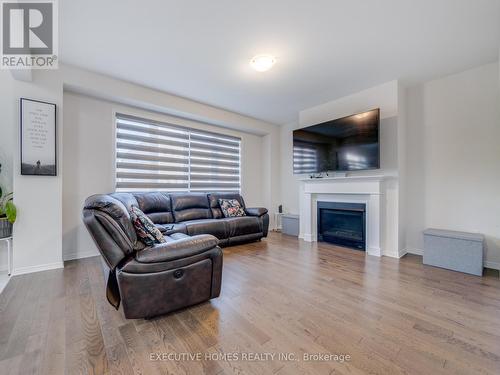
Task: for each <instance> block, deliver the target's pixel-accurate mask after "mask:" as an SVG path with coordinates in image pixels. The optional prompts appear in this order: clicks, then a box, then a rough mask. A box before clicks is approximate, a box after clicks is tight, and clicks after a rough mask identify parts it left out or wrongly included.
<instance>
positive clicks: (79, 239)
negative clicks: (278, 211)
mask: <svg viewBox="0 0 500 375" xmlns="http://www.w3.org/2000/svg"><path fill="white" fill-rule="evenodd" d="M116 112H120V113H125V114H131V115H135V116H140V117H144V118H149V119H153V120H158V121H168V122H170V123H176V124H178V125H183V126H189V127H194V128H199V129H200V128H201V129H204V130H209V131H215V132H217V131H219V132H220V131H221V128H219V127H216V126H213V125H208V124H202V123H199V122H193V121H190V120H186V119H181V118H178V117H173V116H168V115H165V114H159V113H155V112H150V111H144V110H140V109H137V108H133V107H130V106H124V105H121V104H117V103H113V102H109V101H105V100H102V99H97V98H91V97H88V96H85V95H81V94H77V93H71V92H67V91H66V92H64V124H65V132H64V145H65V148H64V156H63V158H64V161H65V163H64V166H65V168H64V173H63V176H64V180H63V256H64V259H75V258H81V257H85V256H91V255H96V254H97V249H96V248H95V246H94V244H93V243H92V240H91V238H90V236H89V234H88V232H87V230H86V228H85V227H84V225H83V223H82V220H81V212H82V206H83V202H84V200H85V198H87V197H88V196H90V195H92V194H97V193H106V192H112V191H114V176H113V173H114V128H115V123H114V114H115V113H116ZM223 132H224V134H228V135H233V136H237V137H241V140H242V143H241V152H242V154H241V156H242V161H241V168H242V169H241V181H242V194H243V196H244V198H245V201H246V203H247V204H248V205H249V206H265V205H266V204H270V200H269V198H270V197H269V192H268V191H266V189H268V188H269V187H268V186H266V184H267V183H268V181H270V179H269V178H267V175H264V174H263V173H262V171H263V166H264V165H266V164H267V163H264V161H265V160H267V158H264V157H263V151H262V149H263V148H264V149H267V147H266V145H265V144H264V142H263V141H264V139H263V137H262V136H258V135H254V134H248V133H244V132H241V131H235V130H228V129H224V130H223Z"/></svg>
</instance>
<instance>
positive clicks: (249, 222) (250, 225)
mask: <svg viewBox="0 0 500 375" xmlns="http://www.w3.org/2000/svg"><path fill="white" fill-rule="evenodd" d="M220 221H224V222H225V223H227V227H228V231H229V233H228V237H235V236H242V235H245V234H253V233H261V232H262V229H261V227H260V220H259V218H258V217H255V216H240V217H228V218H225V219H220Z"/></svg>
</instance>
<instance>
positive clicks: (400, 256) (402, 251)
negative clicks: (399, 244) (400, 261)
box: [398, 249, 408, 258]
mask: <svg viewBox="0 0 500 375" xmlns="http://www.w3.org/2000/svg"><path fill="white" fill-rule="evenodd" d="M406 254H408V250H407V249H399V250H398V258H402V257H404V256H405V255H406Z"/></svg>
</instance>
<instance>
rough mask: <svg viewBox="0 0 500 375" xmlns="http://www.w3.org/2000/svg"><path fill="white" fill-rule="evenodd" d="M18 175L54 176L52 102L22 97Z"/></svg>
mask: <svg viewBox="0 0 500 375" xmlns="http://www.w3.org/2000/svg"><path fill="white" fill-rule="evenodd" d="M21 174H22V175H30V176H57V150H56V105H55V104H53V103H46V102H42V101H39V100H32V99H26V98H21Z"/></svg>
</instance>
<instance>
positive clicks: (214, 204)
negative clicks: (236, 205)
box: [208, 193, 245, 219]
mask: <svg viewBox="0 0 500 375" xmlns="http://www.w3.org/2000/svg"><path fill="white" fill-rule="evenodd" d="M219 199H236V200H237V201H238V202H240V205H241V207H242V208H243V209H245V201H244V200H243V197H242V196H241V195H240V194H238V193H211V194H209V195H208V200H209V202H210V209H211V211H212V216H213V217H214V219H222V218H223V217H224V214H223V213H222V210H221V209H220V204H219Z"/></svg>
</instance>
